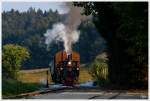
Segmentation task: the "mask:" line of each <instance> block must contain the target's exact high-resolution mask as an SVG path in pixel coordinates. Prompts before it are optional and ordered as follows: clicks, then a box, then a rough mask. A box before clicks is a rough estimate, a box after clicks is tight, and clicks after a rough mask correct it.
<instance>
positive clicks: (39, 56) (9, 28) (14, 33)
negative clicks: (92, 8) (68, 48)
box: [2, 8, 106, 68]
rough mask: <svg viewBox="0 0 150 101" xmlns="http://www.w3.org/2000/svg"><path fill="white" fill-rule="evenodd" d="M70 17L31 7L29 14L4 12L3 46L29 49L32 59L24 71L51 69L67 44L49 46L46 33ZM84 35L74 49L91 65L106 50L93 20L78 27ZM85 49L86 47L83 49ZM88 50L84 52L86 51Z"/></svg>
mask: <svg viewBox="0 0 150 101" xmlns="http://www.w3.org/2000/svg"><path fill="white" fill-rule="evenodd" d="M66 16H67V14H59V13H58V11H57V10H56V11H52V10H51V9H50V10H49V11H42V10H41V9H38V10H37V11H36V10H35V9H34V8H29V9H28V10H27V11H26V12H19V11H17V10H14V9H12V10H11V11H7V12H5V11H4V12H3V13H2V44H3V46H4V45H6V44H17V45H21V46H23V47H25V48H27V49H28V50H29V53H30V59H28V60H26V61H25V62H23V66H22V67H23V68H38V67H40V68H43V67H48V66H49V64H50V63H51V62H52V60H53V56H54V55H55V53H56V52H57V51H60V50H63V43H61V42H60V43H58V44H55V43H52V44H51V45H50V47H47V46H46V44H45V37H44V33H45V32H46V30H47V29H51V28H52V25H53V24H54V23H57V22H61V21H63V20H65V18H66ZM78 30H80V32H81V35H80V39H79V41H78V42H77V44H75V45H73V50H74V51H77V52H79V54H80V55H81V63H89V62H91V61H92V60H93V59H94V58H95V56H96V55H97V54H99V53H100V52H101V51H102V50H103V49H105V47H106V42H105V40H104V39H103V38H102V37H101V35H100V34H99V33H98V31H97V30H96V28H95V25H94V24H93V22H92V21H89V20H88V21H85V22H82V23H81V25H80V26H79V27H78ZM81 47H82V48H81ZM83 49H84V50H83Z"/></svg>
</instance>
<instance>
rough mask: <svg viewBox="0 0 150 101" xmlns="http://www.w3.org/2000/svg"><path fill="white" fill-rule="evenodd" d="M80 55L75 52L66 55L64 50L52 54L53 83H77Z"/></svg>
mask: <svg viewBox="0 0 150 101" xmlns="http://www.w3.org/2000/svg"><path fill="white" fill-rule="evenodd" d="M79 66H80V56H79V54H78V53H76V52H72V53H71V54H69V55H67V53H66V52H65V51H59V52H57V53H56V55H55V56H54V68H53V73H52V80H53V81H54V82H55V83H62V84H65V85H73V84H75V83H78V78H79Z"/></svg>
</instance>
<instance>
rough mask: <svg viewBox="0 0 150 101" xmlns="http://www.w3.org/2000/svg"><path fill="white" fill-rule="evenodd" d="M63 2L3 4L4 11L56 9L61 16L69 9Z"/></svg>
mask: <svg viewBox="0 0 150 101" xmlns="http://www.w3.org/2000/svg"><path fill="white" fill-rule="evenodd" d="M63 5H64V3H63V2H2V11H10V10H11V9H12V8H13V9H14V10H18V11H20V12H23V11H27V10H28V9H29V8H30V7H33V8H35V10H37V9H39V8H40V9H41V10H42V11H45V10H49V9H52V10H53V11H55V10H56V9H57V10H58V12H59V13H60V14H63V13H66V12H67V11H68V9H67V8H66V7H64V6H63Z"/></svg>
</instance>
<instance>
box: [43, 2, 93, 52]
mask: <svg viewBox="0 0 150 101" xmlns="http://www.w3.org/2000/svg"><path fill="white" fill-rule="evenodd" d="M64 6H65V7H67V8H68V16H67V17H66V20H65V21H64V22H63V23H56V24H54V25H53V27H52V29H48V30H47V32H46V33H45V34H44V35H45V37H46V40H45V43H46V44H47V45H48V46H49V45H50V44H51V43H52V42H58V41H59V42H63V43H64V48H65V51H66V52H67V54H70V53H71V51H72V44H74V43H76V42H77V41H78V39H79V36H80V32H79V31H78V30H77V27H78V26H79V25H80V23H81V22H82V21H84V20H86V19H87V18H91V17H90V16H88V17H87V16H85V15H82V14H81V12H83V8H82V7H75V6H73V4H72V3H71V2H67V3H66V4H65V5H64Z"/></svg>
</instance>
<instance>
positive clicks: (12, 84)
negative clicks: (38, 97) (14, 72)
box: [2, 79, 41, 97]
mask: <svg viewBox="0 0 150 101" xmlns="http://www.w3.org/2000/svg"><path fill="white" fill-rule="evenodd" d="M40 87H41V85H39V84H36V83H23V82H20V81H17V80H12V79H9V80H8V79H7V80H6V79H5V80H2V97H7V96H13V95H18V94H21V93H27V92H32V91H35V90H38V89H39V88H40Z"/></svg>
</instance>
